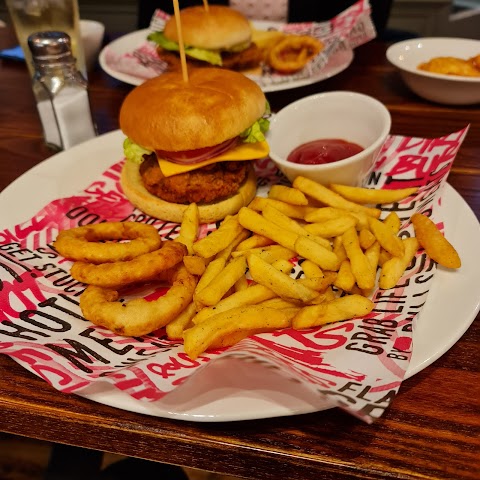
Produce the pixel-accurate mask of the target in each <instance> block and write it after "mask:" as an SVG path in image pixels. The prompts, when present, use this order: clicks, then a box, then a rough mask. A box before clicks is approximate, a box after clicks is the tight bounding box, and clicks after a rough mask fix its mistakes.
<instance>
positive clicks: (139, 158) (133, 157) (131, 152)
mask: <svg viewBox="0 0 480 480" xmlns="http://www.w3.org/2000/svg"><path fill="white" fill-rule="evenodd" d="M123 153H124V154H125V157H126V158H127V160H130V161H131V162H134V163H138V164H140V163H142V162H143V156H144V155H150V154H151V153H152V150H147V149H146V148H143V147H141V146H140V145H138V144H137V143H134V142H132V141H131V140H130V139H129V138H128V137H127V138H126V139H125V140H124V141H123Z"/></svg>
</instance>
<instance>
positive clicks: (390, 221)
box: [383, 212, 401, 235]
mask: <svg viewBox="0 0 480 480" xmlns="http://www.w3.org/2000/svg"><path fill="white" fill-rule="evenodd" d="M383 223H384V224H385V225H386V226H387V227H388V228H390V230H391V231H392V233H393V234H394V235H397V234H398V232H399V230H400V226H401V221H400V217H399V216H398V215H397V212H390V213H389V214H388V215H387V216H386V217H385V220H383Z"/></svg>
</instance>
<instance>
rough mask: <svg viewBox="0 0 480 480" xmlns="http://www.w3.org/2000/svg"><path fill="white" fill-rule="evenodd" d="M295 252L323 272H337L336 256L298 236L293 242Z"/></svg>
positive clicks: (338, 263)
mask: <svg viewBox="0 0 480 480" xmlns="http://www.w3.org/2000/svg"><path fill="white" fill-rule="evenodd" d="M295 251H296V252H297V253H298V254H299V255H300V256H302V257H304V258H306V259H308V260H311V261H312V262H313V263H316V264H317V265H318V266H319V267H320V268H322V269H325V270H333V271H335V270H338V268H339V266H340V262H339V260H338V257H337V255H336V254H335V253H334V252H332V251H330V250H327V249H326V248H324V247H322V246H321V245H319V244H318V243H315V242H314V241H313V240H310V239H309V238H307V237H302V236H299V237H298V239H297V241H296V242H295Z"/></svg>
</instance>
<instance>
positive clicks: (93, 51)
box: [80, 19, 105, 71]
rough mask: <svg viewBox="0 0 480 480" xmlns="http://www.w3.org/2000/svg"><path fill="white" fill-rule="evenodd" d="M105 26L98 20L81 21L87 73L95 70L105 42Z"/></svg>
mask: <svg viewBox="0 0 480 480" xmlns="http://www.w3.org/2000/svg"><path fill="white" fill-rule="evenodd" d="M104 34H105V25H104V24H103V23H101V22H97V21H96V20H83V19H82V20H80V36H81V38H82V46H83V53H84V55H85V65H86V67H87V71H91V70H93V67H94V66H95V62H96V60H97V58H98V53H99V52H100V48H101V46H102V42H103V36H104Z"/></svg>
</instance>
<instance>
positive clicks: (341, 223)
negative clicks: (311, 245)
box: [305, 215, 357, 238]
mask: <svg viewBox="0 0 480 480" xmlns="http://www.w3.org/2000/svg"><path fill="white" fill-rule="evenodd" d="M356 224H357V220H356V218H355V217H353V216H352V215H341V216H339V217H337V218H332V219H330V220H326V221H325V222H321V223H310V224H308V225H306V226H305V230H306V231H307V232H310V233H311V234H314V235H318V236H319V237H323V238H332V237H338V236H339V235H341V234H342V233H343V232H345V230H347V229H349V228H350V227H354V226H355V225H356Z"/></svg>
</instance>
